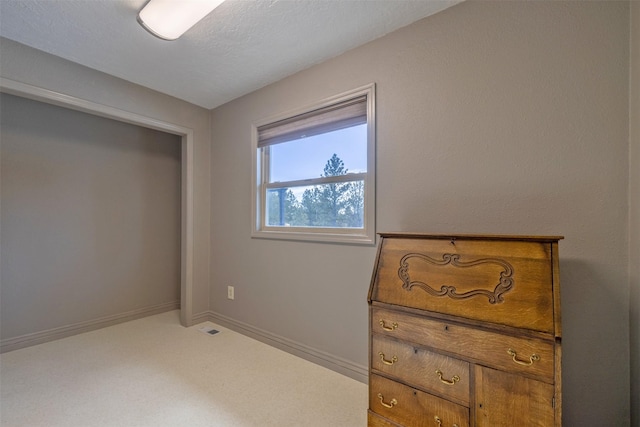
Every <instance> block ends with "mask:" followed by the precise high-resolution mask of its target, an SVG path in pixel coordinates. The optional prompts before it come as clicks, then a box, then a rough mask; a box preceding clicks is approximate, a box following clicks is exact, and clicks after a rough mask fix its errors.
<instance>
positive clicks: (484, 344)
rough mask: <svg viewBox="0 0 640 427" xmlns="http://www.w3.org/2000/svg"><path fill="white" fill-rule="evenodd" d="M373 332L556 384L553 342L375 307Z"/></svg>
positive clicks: (373, 310)
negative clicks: (554, 381)
mask: <svg viewBox="0 0 640 427" xmlns="http://www.w3.org/2000/svg"><path fill="white" fill-rule="evenodd" d="M371 331H372V332H373V333H374V334H379V335H383V336H388V337H393V338H396V339H399V340H403V341H408V342H412V343H416V344H420V345H424V346H426V347H429V348H432V349H437V350H442V351H445V352H447V353H452V354H456V355H459V356H460V357H461V358H464V359H471V360H472V361H474V362H477V363H481V364H484V365H486V366H490V367H495V368H497V369H501V370H506V371H510V372H516V373H525V374H529V375H532V376H536V377H540V378H541V379H544V380H546V381H548V382H550V383H551V382H553V375H554V342H553V341H552V340H549V341H545V340H541V339H534V338H526V337H514V336H510V335H504V334H501V333H498V332H490V331H486V330H483V329H477V328H473V327H470V326H465V325H460V324H458V323H454V322H447V321H445V320H440V319H434V318H429V317H419V316H414V315H411V314H407V313H404V312H400V311H395V310H389V309H385V308H381V307H372V308H371Z"/></svg>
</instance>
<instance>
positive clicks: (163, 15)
mask: <svg viewBox="0 0 640 427" xmlns="http://www.w3.org/2000/svg"><path fill="white" fill-rule="evenodd" d="M223 1H224V0H149V2H147V4H146V5H145V6H144V7H143V8H142V9H141V10H140V12H138V22H139V23H140V25H142V26H143V27H144V29H145V30H147V31H149V32H150V33H151V34H153V35H154V36H156V37H159V38H161V39H164V40H175V39H177V38H178V37H180V36H181V35H183V34H184V33H185V32H186V31H187V30H188V29H189V28H191V27H193V26H194V25H196V24H197V23H198V21H200V20H201V19H202V18H204V17H205V16H207V15H208V14H209V13H211V11H212V10H213V9H215V8H216V7H218V6H219V5H220V4H221V3H222V2H223Z"/></svg>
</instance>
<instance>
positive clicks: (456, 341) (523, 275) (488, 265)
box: [368, 233, 562, 427]
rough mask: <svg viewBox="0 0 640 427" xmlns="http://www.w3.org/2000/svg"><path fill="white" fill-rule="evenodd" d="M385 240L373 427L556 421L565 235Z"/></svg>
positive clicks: (375, 312) (374, 303)
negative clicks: (561, 248)
mask: <svg viewBox="0 0 640 427" xmlns="http://www.w3.org/2000/svg"><path fill="white" fill-rule="evenodd" d="M380 237H381V238H380V243H379V246H378V254H377V258H376V262H375V265H374V271H373V276H372V280H371V287H370V289H369V298H368V300H369V331H370V333H369V411H368V425H369V426H376V427H378V426H396V427H397V426H402V427H427V426H428V427H469V426H473V427H501V426H504V427H525V426H539V427H549V426H555V427H559V426H561V425H562V409H561V408H562V391H561V337H562V333H561V328H560V282H559V271H558V240H560V239H562V237H560V236H482V235H448V236H444V235H427V234H407V233H382V234H380Z"/></svg>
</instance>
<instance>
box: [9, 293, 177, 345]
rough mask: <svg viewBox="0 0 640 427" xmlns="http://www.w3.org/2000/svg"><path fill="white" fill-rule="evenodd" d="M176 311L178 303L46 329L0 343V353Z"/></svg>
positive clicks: (173, 302) (158, 305)
mask: <svg viewBox="0 0 640 427" xmlns="http://www.w3.org/2000/svg"><path fill="white" fill-rule="evenodd" d="M176 309H180V301H172V302H168V303H162V304H157V305H154V306H151V307H144V308H140V309H137V310H132V311H128V312H126V313H120V314H115V315H112V316H106V317H101V318H99V319H94V320H88V321H86V322H79V323H74V324H73V325H67V326H61V327H58V328H53V329H48V330H46V331H41V332H34V333H31V334H26V335H21V336H19V337H15V338H7V339H4V340H2V341H0V353H6V352H7V351H12V350H18V349H20V348H24V347H30V346H32V345H36V344H42V343H45V342H49V341H53V340H57V339H60V338H65V337H70V336H72V335H77V334H81V333H83V332H89V331H94V330H96V329H101V328H104V327H107V326H113V325H117V324H118V323H124V322H128V321H130V320H136V319H140V318H143V317H147V316H152V315H154V314H159V313H164V312H166V311H171V310H176Z"/></svg>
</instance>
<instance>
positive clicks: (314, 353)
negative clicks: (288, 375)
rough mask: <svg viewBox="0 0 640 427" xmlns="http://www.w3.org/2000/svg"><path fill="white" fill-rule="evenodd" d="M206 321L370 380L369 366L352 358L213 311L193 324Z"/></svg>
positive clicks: (354, 377)
mask: <svg viewBox="0 0 640 427" xmlns="http://www.w3.org/2000/svg"><path fill="white" fill-rule="evenodd" d="M206 321H210V322H213V323H217V324H219V325H220V326H224V327H226V328H229V329H231V330H233V331H235V332H238V333H240V334H242V335H246V336H248V337H251V338H254V339H256V340H258V341H261V342H263V343H265V344H268V345H270V346H273V347H276V348H278V349H280V350H283V351H286V352H287V353H290V354H293V355H295V356H298V357H300V358H302V359H305V360H308V361H310V362H313V363H315V364H318V365H320V366H324V367H325V368H327V369H331V370H332V371H335V372H338V373H340V374H343V375H346V376H348V377H350V378H353V379H354V380H357V381H360V382H362V383H365V384H367V383H368V381H369V374H368V372H369V371H368V368H367V366H363V365H359V364H357V363H353V362H352V361H350V360H346V359H343V358H341V357H338V356H335V355H333V354H330V353H327V352H324V351H322V350H318V349H315V348H312V347H309V346H307V345H305V344H301V343H299V342H296V341H292V340H290V339H288V338H284V337H281V336H279V335H276V334H273V333H271V332H268V331H265V330H262V329H260V328H256V327H255V326H251V325H249V324H246V323H243V322H239V321H237V320H234V319H232V318H230V317H227V316H225V315H222V314H219V313H216V312H213V311H206V312H203V313H199V314H197V315H195V316H193V324H197V323H202V322H206Z"/></svg>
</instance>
